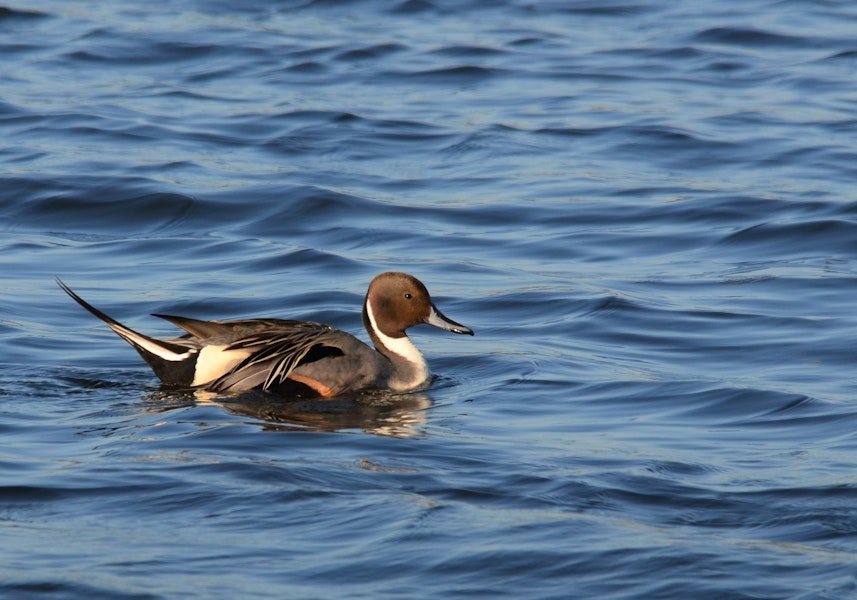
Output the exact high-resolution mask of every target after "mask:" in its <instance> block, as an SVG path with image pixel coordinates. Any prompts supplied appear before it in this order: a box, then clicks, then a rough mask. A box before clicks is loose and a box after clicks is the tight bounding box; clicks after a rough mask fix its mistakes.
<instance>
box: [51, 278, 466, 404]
mask: <svg viewBox="0 0 857 600" xmlns="http://www.w3.org/2000/svg"><path fill="white" fill-rule="evenodd" d="M57 283H58V284H59V286H60V287H61V288H62V289H63V290H65V292H66V293H67V294H68V295H69V296H71V297H72V298H73V299H74V300H75V301H77V303H78V304H80V305H81V306H82V307H83V308H85V309H86V310H88V311H89V312H91V313H92V314H93V315H95V316H96V317H98V318H99V319H101V320H102V321H104V322H105V323H107V326H108V327H110V329H112V330H113V331H114V332H116V333H117V334H118V335H119V336H120V337H121V338H122V339H124V340H125V341H126V342H128V343H129V344H131V345H132V346H133V347H134V349H135V350H137V352H139V353H140V356H142V357H143V360H145V361H146V362H147V363H148V364H149V366H150V367H151V368H152V370H153V371H154V372H155V375H157V376H158V377H159V378H160V380H161V381H162V382H163V383H164V384H166V385H170V386H176V387H184V388H193V389H203V390H208V391H212V392H242V391H247V390H253V389H262V390H267V391H271V392H275V393H280V394H287V395H299V396H302V397H310V396H312V397H323V398H331V397H334V396H338V395H340V394H344V393H348V392H356V391H359V390H364V389H387V390H392V391H395V392H407V391H411V390H414V389H417V388H419V387H421V386H422V385H423V384H425V383H426V381H428V379H429V369H428V365H427V364H426V360H425V358H423V355H422V354H421V353H420V351H419V350H417V348H416V346H414V345H413V344H412V343H411V340H410V339H408V336H407V335H406V334H405V330H406V329H408V328H409V327H412V326H414V325H419V324H420V323H426V324H428V325H433V326H434V327H439V328H440V329H445V330H447V331H452V332H453V333H466V334H468V335H473V331H472V330H471V329H469V328H467V327H465V326H464V325H461V324H459V323H456V322H455V321H452V320H451V319H448V318H447V317H445V316H444V315H443V314H442V313H441V312H440V311H439V310H438V309H437V308H436V307H435V306H434V304H433V303H432V301H431V297H430V296H429V293H428V290H427V289H426V287H425V286H424V285H423V284H422V282H421V281H420V280H418V279H417V278H416V277H413V276H411V275H408V274H407V273H394V272H388V273H381V274H380V275H378V276H377V277H375V278H374V279H373V280H372V282H371V283H370V284H369V290H368V291H367V292H366V298H365V300H364V301H363V325H364V326H365V327H366V331H367V332H368V333H369V337H370V338H371V339H372V344H373V345H374V346H375V348H374V349H373V348H370V347H369V346H367V345H366V344H364V343H363V342H361V341H360V340H358V339H357V338H355V337H354V336H352V335H351V334H348V333H345V332H344V331H340V330H338V329H334V328H333V327H330V326H329V325H322V324H321V323H314V322H312V321H294V320H285V319H245V320H238V321H200V320H198V319H190V318H187V317H174V316H170V315H160V314H156V315H153V316H155V317H160V318H162V319H166V320H167V321H169V322H171V323H173V324H174V325H176V326H178V327H180V328H181V329H184V330H185V331H186V332H187V333H186V334H185V335H183V336H181V337H179V338H175V339H169V340H160V339H155V338H152V337H149V336H147V335H144V334H142V333H137V332H136V331H134V330H133V329H130V328H128V327H126V326H125V325H122V324H121V323H119V322H118V321H116V320H114V319H112V318H111V317H109V316H107V315H106V314H104V313H103V312H101V311H100V310H98V309H97V308H95V307H94V306H92V305H90V304H89V303H87V302H86V301H85V300H83V298H81V297H80V296H78V295H77V294H75V293H74V292H73V291H72V290H71V289H70V288H69V287H68V286H67V285H65V284H64V283H63V282H62V281H60V280H59V279H57Z"/></svg>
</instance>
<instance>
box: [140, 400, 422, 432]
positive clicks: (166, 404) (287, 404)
mask: <svg viewBox="0 0 857 600" xmlns="http://www.w3.org/2000/svg"><path fill="white" fill-rule="evenodd" d="M145 404H146V409H147V410H149V411H152V412H161V411H167V410H172V409H175V408H181V407H185V406H192V405H194V404H197V405H205V404H207V405H213V406H217V407H220V408H223V409H225V410H227V411H228V412H230V413H232V414H234V415H238V416H241V417H251V418H253V419H259V420H261V421H265V422H266V423H265V426H264V428H265V429H266V430H277V431H295V430H300V431H319V432H322V431H323V432H332V431H341V430H346V429H358V430H363V431H365V432H366V433H371V434H373V435H383V436H391V437H414V436H417V435H421V434H422V433H423V432H422V430H421V429H420V428H421V427H422V426H423V425H424V424H425V422H426V409H428V408H429V407H430V406H431V404H432V402H431V399H430V398H429V397H428V396H426V395H425V394H393V393H387V392H380V391H379V392H373V393H365V394H360V395H355V396H345V397H340V398H334V399H331V400H318V399H311V400H304V399H289V398H283V397H280V396H276V395H273V394H268V393H265V392H259V391H252V392H245V393H242V394H235V395H225V394H216V393H213V392H208V391H204V390H200V391H196V392H179V391H170V390H158V391H156V392H153V393H152V394H149V395H148V396H147V397H146V398H145Z"/></svg>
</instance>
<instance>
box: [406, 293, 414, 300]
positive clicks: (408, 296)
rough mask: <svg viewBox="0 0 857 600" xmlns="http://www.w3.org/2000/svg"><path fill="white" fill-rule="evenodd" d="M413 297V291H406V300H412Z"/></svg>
mask: <svg viewBox="0 0 857 600" xmlns="http://www.w3.org/2000/svg"><path fill="white" fill-rule="evenodd" d="M411 298H413V296H411V293H410V292H405V300H410V299H411Z"/></svg>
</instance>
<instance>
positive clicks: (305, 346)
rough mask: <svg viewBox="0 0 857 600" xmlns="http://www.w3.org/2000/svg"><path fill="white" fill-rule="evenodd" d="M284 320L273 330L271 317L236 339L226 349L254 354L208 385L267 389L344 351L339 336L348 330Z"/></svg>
mask: <svg viewBox="0 0 857 600" xmlns="http://www.w3.org/2000/svg"><path fill="white" fill-rule="evenodd" d="M286 323H287V325H286ZM282 324H284V325H283V326H282V327H278V328H276V329H274V330H272V329H270V325H271V321H269V322H268V326H269V327H268V328H267V329H266V330H264V331H258V332H253V333H249V334H247V335H245V336H243V337H241V338H240V339H237V340H234V341H233V342H232V343H231V344H230V345H229V346H228V347H227V348H226V350H250V351H251V354H250V355H249V356H247V358H245V359H244V360H242V361H241V362H240V363H238V364H237V365H236V366H235V367H234V368H233V369H232V370H230V371H229V372H228V373H226V374H224V375H222V376H221V377H219V378H218V379H216V380H214V381H212V382H211V383H210V384H208V385H206V386H205V387H206V389H208V390H210V391H215V392H217V391H243V390H250V389H255V388H261V389H263V390H267V389H270V388H272V387H275V386H277V385H280V384H282V383H283V382H285V380H286V379H288V377H289V375H290V374H291V373H292V371H294V370H295V368H297V367H298V366H300V365H304V364H307V363H310V362H315V361H318V360H323V359H325V358H333V357H336V356H343V355H344V352H343V350H342V349H341V348H340V347H339V345H338V344H337V338H338V337H340V336H342V335H347V334H344V333H343V332H341V331H336V330H335V329H333V328H332V327H329V326H327V325H322V324H320V323H312V322H303V321H288V322H282Z"/></svg>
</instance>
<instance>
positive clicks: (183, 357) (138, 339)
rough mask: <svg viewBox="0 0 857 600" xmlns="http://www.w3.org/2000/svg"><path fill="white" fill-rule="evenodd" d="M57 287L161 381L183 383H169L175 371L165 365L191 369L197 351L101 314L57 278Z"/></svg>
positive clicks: (173, 377)
mask: <svg viewBox="0 0 857 600" xmlns="http://www.w3.org/2000/svg"><path fill="white" fill-rule="evenodd" d="M57 285H59V286H60V287H61V288H62V290H63V291H64V292H65V293H66V294H68V295H69V296H71V298H72V300H74V301H75V302H77V303H78V304H80V305H81V306H82V307H83V308H85V309H86V310H87V311H89V312H90V313H92V314H93V315H95V316H96V317H98V318H99V319H101V320H102V321H104V322H105V323H107V326H108V327H110V329H112V330H113V331H114V332H115V333H116V334H117V335H118V336H119V337H121V338H122V339H123V340H125V341H126V342H128V343H129V344H131V345H132V346H133V347H134V349H135V350H137V352H139V353H140V356H142V357H143V359H144V360H145V361H146V362H147V363H149V366H151V367H152V369H153V370H154V371H155V374H156V375H157V376H158V377H160V378H161V380H162V381H164V383H170V384H177V383H181V384H183V383H184V382H183V381H182V382H179V381H169V380H172V379H176V377H175V376H170V375H168V373H170V372H171V371H174V370H175V369H167V368H165V367H166V364H165V363H173V364H175V363H182V362H187V363H189V365H190V366H191V369H192V365H193V364H194V363H195V362H196V361H195V355H196V353H197V351H196V350H195V349H193V348H189V347H187V346H183V345H181V344H177V343H174V342H169V341H166V340H158V339H155V338H153V337H149V336H147V335H144V334H142V333H139V332H137V331H134V330H133V329H131V328H130V327H127V326H125V325H123V324H122V323H120V322H119V321H117V320H116V319H114V318H113V317H111V316H109V315H107V314H105V313H103V312H101V311H100V310H98V309H97V308H95V307H94V306H92V305H91V304H90V303H89V302H87V301H86V300H84V299H83V298H81V297H80V296H78V295H77V294H75V293H74V291H72V289H71V288H70V287H68V286H67V285H66V284H65V283H63V282H62V281H61V280H60V279H59V278H57ZM191 359H194V360H191ZM185 377H186V376H184V377H181V379H184V378H185ZM191 378H192V377H191Z"/></svg>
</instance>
